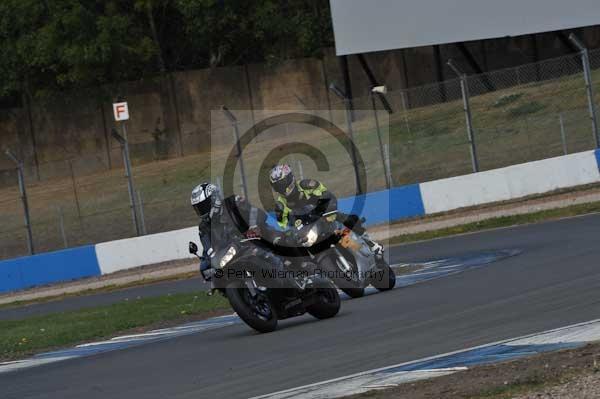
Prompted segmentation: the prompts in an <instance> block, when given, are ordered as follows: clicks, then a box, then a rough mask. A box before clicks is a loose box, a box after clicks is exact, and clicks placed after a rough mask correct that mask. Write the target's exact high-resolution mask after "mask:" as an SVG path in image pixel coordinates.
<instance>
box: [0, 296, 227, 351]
mask: <svg viewBox="0 0 600 399" xmlns="http://www.w3.org/2000/svg"><path fill="white" fill-rule="evenodd" d="M228 310H229V303H228V302H227V300H226V299H225V298H223V297H222V296H221V295H214V296H207V295H206V292H198V293H193V294H175V295H165V296H161V297H154V298H145V299H134V300H127V301H123V302H119V303H116V304H112V305H108V306H100V307H95V308H89V309H83V310H77V311H72V312H65V313H54V314H50V315H44V316H36V317H31V318H28V319H24V320H15V321H13V320H0V359H2V360H12V359H17V358H22V357H24V356H26V355H28V354H31V353H35V352H40V351H43V350H48V349H52V348H59V347H65V346H69V345H74V344H77V343H81V342H86V341H89V340H92V339H99V338H100V339H101V338H108V337H111V336H114V335H116V334H119V333H123V332H126V331H131V330H134V329H143V330H147V329H151V328H154V327H162V326H166V325H170V324H177V323H181V322H184V321H190V320H199V319H204V318H207V317H211V316H215V315H218V314H221V313H223V312H225V311H228Z"/></svg>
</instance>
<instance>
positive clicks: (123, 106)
mask: <svg viewBox="0 0 600 399" xmlns="http://www.w3.org/2000/svg"><path fill="white" fill-rule="evenodd" d="M113 113H114V114H115V121H117V122H120V121H126V120H129V107H128V106H127V103H114V104H113Z"/></svg>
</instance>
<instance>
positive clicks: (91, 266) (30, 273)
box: [0, 245, 101, 292]
mask: <svg viewBox="0 0 600 399" xmlns="http://www.w3.org/2000/svg"><path fill="white" fill-rule="evenodd" d="M100 274H101V273H100V267H99V266H98V260H97V259H96V250H95V246H94V245H87V246H84V247H78V248H71V249H65V250H63V251H56V252H47V253H43V254H39V255H33V256H25V257H22V258H17V259H10V260H5V261H1V262H0V292H8V291H16V290H22V289H25V288H30V287H35V286H38V285H45V284H51V283H56V282H61V281H69V280H75V279H79V278H83V277H93V276H99V275H100Z"/></svg>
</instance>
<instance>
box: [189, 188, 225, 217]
mask: <svg viewBox="0 0 600 399" xmlns="http://www.w3.org/2000/svg"><path fill="white" fill-rule="evenodd" d="M191 203H192V208H194V210H195V211H196V214H198V216H200V217H206V216H209V217H212V216H213V215H214V214H215V213H217V212H218V211H219V210H220V209H221V196H220V193H219V188H218V187H217V186H215V185H214V184H211V183H202V184H200V185H198V186H196V188H194V190H193V191H192V198H191Z"/></svg>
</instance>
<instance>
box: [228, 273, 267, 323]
mask: <svg viewBox="0 0 600 399" xmlns="http://www.w3.org/2000/svg"><path fill="white" fill-rule="evenodd" d="M225 293H226V295H227V299H229V303H230V304H231V307H232V308H233V310H235V312H236V313H237V315H238V316H239V317H240V319H242V320H243V321H244V322H245V323H246V324H248V325H249V326H250V327H252V328H253V329H255V330H256V331H258V332H260V333H269V332H272V331H275V330H276V329H277V314H276V313H275V309H274V307H273V305H272V304H271V302H270V300H269V298H268V297H267V296H266V295H265V294H263V293H260V294H259V295H263V296H264V297H263V298H262V301H263V305H267V306H268V308H269V311H270V317H268V316H266V315H260V314H258V312H257V311H256V310H255V309H253V308H252V306H251V305H250V304H249V303H248V298H249V296H250V291H249V290H248V288H246V287H245V286H244V283H243V282H242V281H234V282H232V283H230V284H229V285H228V286H227V288H225Z"/></svg>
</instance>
